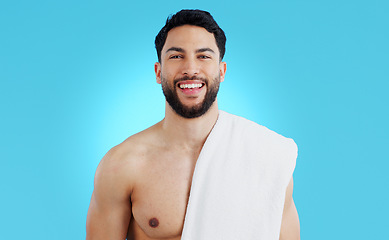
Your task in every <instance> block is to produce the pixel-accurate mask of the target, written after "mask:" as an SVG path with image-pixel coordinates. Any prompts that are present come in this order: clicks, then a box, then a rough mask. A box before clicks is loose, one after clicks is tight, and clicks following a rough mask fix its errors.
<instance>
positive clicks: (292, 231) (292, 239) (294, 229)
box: [280, 178, 300, 240]
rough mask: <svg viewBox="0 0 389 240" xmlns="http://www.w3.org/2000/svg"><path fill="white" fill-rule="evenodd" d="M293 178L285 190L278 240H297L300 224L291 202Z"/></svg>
mask: <svg viewBox="0 0 389 240" xmlns="http://www.w3.org/2000/svg"><path fill="white" fill-rule="evenodd" d="M292 195H293V178H292V179H291V180H290V182H289V185H288V187H287V189H286V195H285V204H284V212H283V214H282V223H281V233H280V240H299V239H300V222H299V217H298V214H297V209H296V206H295V205H294V201H293V196H292Z"/></svg>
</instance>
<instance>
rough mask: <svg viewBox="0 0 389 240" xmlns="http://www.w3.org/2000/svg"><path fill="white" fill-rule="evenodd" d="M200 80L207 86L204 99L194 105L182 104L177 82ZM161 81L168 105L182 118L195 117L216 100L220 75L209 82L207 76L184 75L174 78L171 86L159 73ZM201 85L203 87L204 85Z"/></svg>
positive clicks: (204, 111) (200, 114)
mask: <svg viewBox="0 0 389 240" xmlns="http://www.w3.org/2000/svg"><path fill="white" fill-rule="evenodd" d="M195 79H196V80H201V81H203V82H204V83H205V85H204V86H206V87H207V92H206V93H205V97H204V100H203V101H202V102H201V103H198V104H196V105H194V106H190V107H188V106H185V105H184V104H182V102H181V101H180V99H179V98H178V95H177V82H179V81H184V80H195ZM161 82H162V91H163V94H164V95H165V98H166V101H167V102H168V103H169V105H170V107H171V108H172V109H173V110H174V111H175V112H176V113H177V114H178V115H180V116H181V117H184V118H197V117H200V116H202V115H204V114H205V113H206V112H207V111H208V110H209V108H210V107H211V106H212V104H213V103H214V102H215V100H216V96H217V93H218V91H219V85H220V76H217V77H215V78H214V79H213V80H212V81H211V83H210V81H209V80H208V79H207V78H199V77H196V76H193V77H189V76H185V77H182V78H179V79H175V80H174V85H173V88H171V87H170V86H169V84H168V82H167V80H166V79H165V78H164V77H163V76H162V75H161ZM204 86H203V87H204Z"/></svg>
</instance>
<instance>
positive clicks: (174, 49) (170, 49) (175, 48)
mask: <svg viewBox="0 0 389 240" xmlns="http://www.w3.org/2000/svg"><path fill="white" fill-rule="evenodd" d="M169 51H176V52H182V53H183V52H185V50H184V49H182V48H179V47H171V48H169V49H168V50H166V53H167V52H169Z"/></svg>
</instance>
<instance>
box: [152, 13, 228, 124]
mask: <svg viewBox="0 0 389 240" xmlns="http://www.w3.org/2000/svg"><path fill="white" fill-rule="evenodd" d="M207 21H210V22H207ZM203 26H205V27H203ZM209 29H211V31H214V32H211V31H210V30H209ZM220 33H222V37H221V35H220ZM216 34H218V37H216ZM217 39H219V43H218V40H217ZM220 39H222V40H220ZM223 39H224V40H223ZM221 43H222V44H221ZM220 44H221V45H222V47H221V48H220V47H219V45H220ZM224 44H225V36H224V33H223V31H222V30H221V29H220V28H219V27H218V25H217V24H216V22H215V21H214V20H213V18H212V16H211V15H210V14H209V13H207V12H204V11H200V10H182V11H180V12H178V13H177V14H176V15H173V16H172V17H171V18H170V19H168V21H167V23H166V25H165V26H164V27H163V28H162V30H161V31H160V32H159V34H158V36H157V37H156V48H157V52H158V58H159V59H158V62H157V63H155V73H156V78H157V82H158V83H160V84H162V90H163V93H164V95H165V97H166V101H167V102H168V103H169V105H170V107H171V108H172V109H173V110H174V111H175V112H176V113H177V114H178V115H180V116H182V117H184V118H196V117H200V116H202V115H203V114H204V113H206V112H207V111H208V110H209V108H210V107H211V106H212V105H213V104H214V102H215V100H216V96H217V93H218V90H219V84H220V82H222V81H223V80H224V75H225V71H226V63H225V62H221V59H222V58H223V57H222V55H221V54H224V50H225V47H224Z"/></svg>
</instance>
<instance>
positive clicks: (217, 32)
mask: <svg viewBox="0 0 389 240" xmlns="http://www.w3.org/2000/svg"><path fill="white" fill-rule="evenodd" d="M183 25H192V26H198V27H202V28H205V29H206V30H207V31H208V32H210V33H212V34H213V36H214V37H215V40H216V44H217V47H218V48H219V53H220V61H221V60H222V59H223V57H224V53H225V51H226V36H225V34H224V31H223V30H222V29H221V28H220V27H219V25H218V24H217V23H216V21H215V20H214V19H213V17H212V15H211V14H210V13H209V12H206V11H202V10H181V11H179V12H177V13H176V14H174V15H173V16H171V17H168V19H167V20H166V24H165V26H164V27H163V28H162V29H161V30H160V31H159V33H158V35H157V36H156V37H155V48H156V50H157V55H158V61H159V62H161V51H162V48H163V46H164V45H165V42H166V38H167V34H168V32H169V31H170V30H172V29H173V28H175V27H179V26H183Z"/></svg>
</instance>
